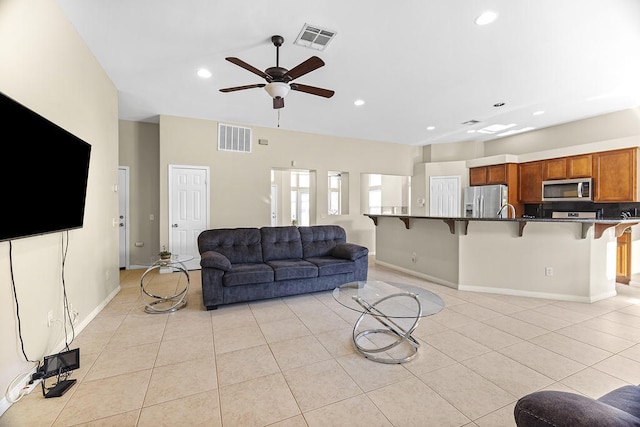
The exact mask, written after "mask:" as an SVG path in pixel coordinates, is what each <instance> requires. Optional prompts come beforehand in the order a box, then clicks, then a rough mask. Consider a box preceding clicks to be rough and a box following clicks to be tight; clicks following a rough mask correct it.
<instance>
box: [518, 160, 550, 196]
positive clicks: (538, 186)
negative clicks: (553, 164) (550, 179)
mask: <svg viewBox="0 0 640 427" xmlns="http://www.w3.org/2000/svg"><path fill="white" fill-rule="evenodd" d="M543 165H544V161H538V162H528V163H520V164H519V165H518V182H519V184H518V199H519V201H520V203H541V202H542V168H543Z"/></svg>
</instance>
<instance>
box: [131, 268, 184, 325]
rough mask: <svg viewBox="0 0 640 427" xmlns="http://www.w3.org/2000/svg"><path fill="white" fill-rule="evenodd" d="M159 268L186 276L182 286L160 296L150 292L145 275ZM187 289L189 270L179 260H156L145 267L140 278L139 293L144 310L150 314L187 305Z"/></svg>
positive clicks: (167, 311)
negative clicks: (173, 270)
mask: <svg viewBox="0 0 640 427" xmlns="http://www.w3.org/2000/svg"><path fill="white" fill-rule="evenodd" d="M161 268H171V269H175V270H178V271H179V272H180V273H182V274H184V275H185V276H186V278H187V283H186V284H185V286H184V288H183V289H182V290H180V291H178V292H177V293H175V294H173V295H168V296H161V295H155V294H153V293H151V292H150V291H149V289H148V284H146V285H145V277H146V276H147V275H148V274H149V273H150V272H152V271H153V270H157V269H161ZM188 290H189V271H188V270H187V267H186V266H185V265H184V264H183V263H182V262H180V261H172V260H158V261H156V262H155V263H154V264H153V265H152V266H150V267H149V268H147V271H145V272H144V274H143V275H142V277H141V278H140V295H141V296H142V300H143V301H144V304H145V307H144V311H146V312H147V313H150V314H159V313H172V312H174V311H178V310H180V309H181V308H183V307H185V306H186V305H187V300H186V299H185V297H186V296H187V291H188Z"/></svg>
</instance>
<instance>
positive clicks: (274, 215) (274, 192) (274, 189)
mask: <svg viewBox="0 0 640 427" xmlns="http://www.w3.org/2000/svg"><path fill="white" fill-rule="evenodd" d="M276 225H278V186H277V185H272V186H271V226H272V227H275V226H276Z"/></svg>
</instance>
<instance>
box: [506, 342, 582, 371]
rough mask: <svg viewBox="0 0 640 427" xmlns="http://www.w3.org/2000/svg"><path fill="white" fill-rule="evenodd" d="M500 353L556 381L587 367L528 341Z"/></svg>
mask: <svg viewBox="0 0 640 427" xmlns="http://www.w3.org/2000/svg"><path fill="white" fill-rule="evenodd" d="M498 351H499V352H500V353H502V354H504V355H505V356H507V357H510V358H511V359H513V360H515V361H517V362H520V363H522V364H523V365H525V366H528V367H529V368H531V369H534V370H536V371H538V372H540V373H541V374H543V375H545V376H547V377H549V378H552V379H554V380H560V379H562V378H565V377H568V376H569V375H572V374H575V373H576V372H578V371H580V370H582V369H584V368H585V367H586V366H585V365H583V364H582V363H578V362H576V361H574V360H571V359H569V358H567V357H564V356H562V355H560V354H557V353H554V352H551V351H549V350H547V349H545V348H542V347H540V346H538V345H535V344H532V343H530V342H526V341H523V342H521V343H519V344H515V345H512V346H510V347H505V348H502V349H500V350H498Z"/></svg>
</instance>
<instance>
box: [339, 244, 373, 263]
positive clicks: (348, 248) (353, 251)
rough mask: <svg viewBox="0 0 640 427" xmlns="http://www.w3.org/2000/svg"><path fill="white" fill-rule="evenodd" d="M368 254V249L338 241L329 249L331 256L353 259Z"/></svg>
mask: <svg viewBox="0 0 640 427" xmlns="http://www.w3.org/2000/svg"><path fill="white" fill-rule="evenodd" d="M368 254H369V249H367V248H365V247H364V246H360V245H356V244H354V243H340V244H338V245H336V247H335V248H333V249H332V250H331V256H334V257H336V258H343V259H349V260H351V261H355V260H357V259H359V258H362V257H363V256H367V255H368Z"/></svg>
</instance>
